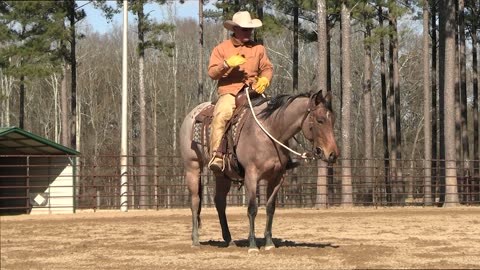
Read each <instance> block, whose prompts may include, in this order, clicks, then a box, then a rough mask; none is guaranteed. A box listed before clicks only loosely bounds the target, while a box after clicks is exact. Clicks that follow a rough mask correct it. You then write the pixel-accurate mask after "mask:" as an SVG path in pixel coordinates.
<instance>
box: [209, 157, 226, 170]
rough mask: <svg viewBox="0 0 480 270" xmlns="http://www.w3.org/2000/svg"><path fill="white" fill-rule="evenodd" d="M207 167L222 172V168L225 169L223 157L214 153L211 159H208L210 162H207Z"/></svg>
mask: <svg viewBox="0 0 480 270" xmlns="http://www.w3.org/2000/svg"><path fill="white" fill-rule="evenodd" d="M208 168H209V169H210V170H212V171H213V172H215V173H221V172H223V170H224V169H225V167H224V164H223V159H222V158H220V157H218V156H217V155H216V154H214V155H213V157H212V159H210V162H209V163H208Z"/></svg>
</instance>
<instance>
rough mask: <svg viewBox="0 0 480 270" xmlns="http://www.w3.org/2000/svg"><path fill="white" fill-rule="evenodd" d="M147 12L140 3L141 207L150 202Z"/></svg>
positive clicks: (139, 162) (145, 207) (139, 163)
mask: <svg viewBox="0 0 480 270" xmlns="http://www.w3.org/2000/svg"><path fill="white" fill-rule="evenodd" d="M144 24H145V14H144V13H143V4H142V3H139V9H138V102H139V116H140V134H139V136H140V145H139V158H138V166H139V177H138V178H139V182H140V188H139V193H140V194H139V206H140V208H141V209H147V204H148V200H147V198H148V186H147V185H148V183H147V157H146V155H147V148H146V147H147V141H146V137H147V126H146V109H145V106H146V103H145V74H144V63H145V36H144V35H145V33H144V31H145V29H144Z"/></svg>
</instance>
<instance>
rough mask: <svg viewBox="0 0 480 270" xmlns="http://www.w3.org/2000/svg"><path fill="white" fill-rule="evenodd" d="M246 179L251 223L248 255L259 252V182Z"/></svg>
mask: <svg viewBox="0 0 480 270" xmlns="http://www.w3.org/2000/svg"><path fill="white" fill-rule="evenodd" d="M249 179H252V178H245V186H246V188H247V192H248V220H249V223H250V231H249V233H248V243H249V244H248V253H255V252H258V247H257V242H256V240H255V217H256V216H257V212H258V205H257V182H256V180H253V181H252V180H249Z"/></svg>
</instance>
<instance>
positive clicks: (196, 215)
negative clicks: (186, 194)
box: [185, 169, 202, 246]
mask: <svg viewBox="0 0 480 270" xmlns="http://www.w3.org/2000/svg"><path fill="white" fill-rule="evenodd" d="M185 178H186V181H187V186H188V189H189V191H190V196H191V198H192V205H191V210H192V246H200V242H199V238H198V228H199V226H200V211H201V210H202V182H201V179H200V169H193V170H187V173H186V175H185Z"/></svg>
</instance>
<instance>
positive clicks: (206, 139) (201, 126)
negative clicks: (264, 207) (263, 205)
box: [192, 92, 264, 180]
mask: <svg viewBox="0 0 480 270" xmlns="http://www.w3.org/2000/svg"><path fill="white" fill-rule="evenodd" d="M241 93H242V94H238V95H237V97H236V108H235V110H234V112H233V115H232V118H231V119H230V120H229V121H228V122H227V124H226V126H225V132H224V135H223V137H222V139H221V142H220V147H219V149H218V151H220V152H222V153H223V162H224V165H225V170H224V175H225V176H227V177H228V178H230V179H232V180H240V179H243V178H244V177H245V170H244V168H243V167H242V165H241V164H240V163H239V162H238V159H237V155H236V149H237V147H238V140H239V138H240V134H241V132H242V128H243V126H244V124H245V122H246V120H247V119H248V117H249V115H250V114H249V113H247V112H249V107H248V105H246V98H245V95H244V94H243V92H241ZM250 95H251V96H252V94H250ZM254 98H255V99H256V103H257V104H258V102H259V99H261V100H260V102H262V101H264V99H263V98H259V97H258V95H254ZM252 99H253V98H252ZM214 108H215V104H214V103H212V104H210V105H208V106H206V107H205V108H204V109H203V110H202V111H200V112H199V113H198V114H197V115H196V117H195V121H194V122H193V129H192V130H193V132H192V143H194V144H196V145H197V146H198V149H200V150H201V151H202V154H203V155H204V156H205V157H208V156H209V153H210V149H209V146H210V133H211V128H210V125H211V123H212V119H213V110H214Z"/></svg>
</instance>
